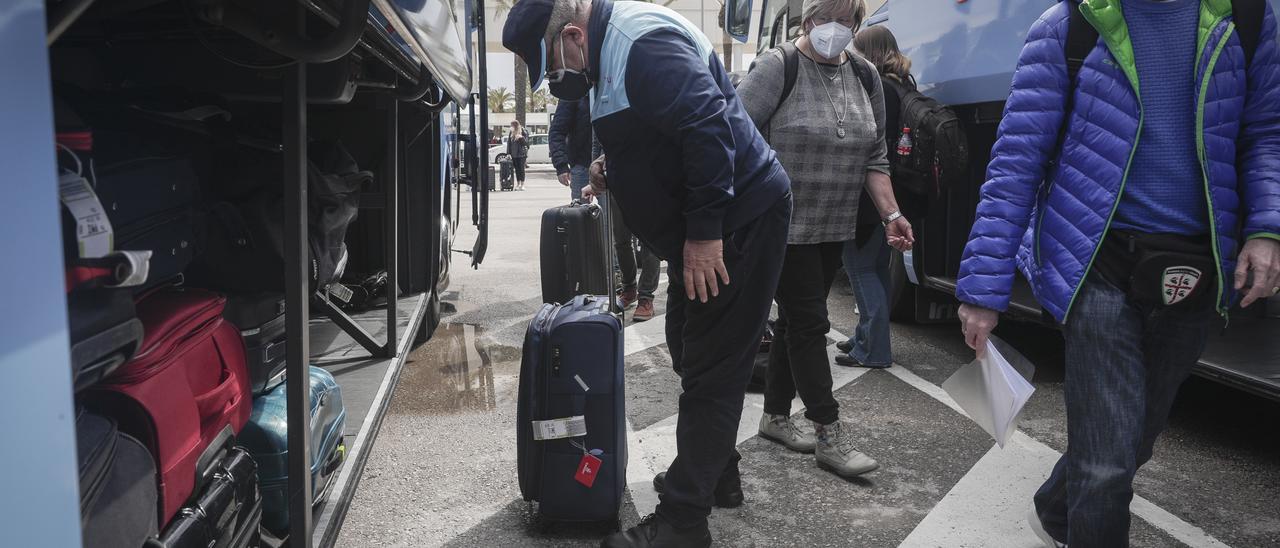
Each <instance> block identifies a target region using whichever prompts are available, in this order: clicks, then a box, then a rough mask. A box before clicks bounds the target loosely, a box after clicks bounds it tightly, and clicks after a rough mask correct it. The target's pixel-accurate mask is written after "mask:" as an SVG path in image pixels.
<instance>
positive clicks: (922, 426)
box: [338, 166, 1280, 547]
mask: <svg viewBox="0 0 1280 548" xmlns="http://www.w3.org/2000/svg"><path fill="white" fill-rule="evenodd" d="M527 188H528V190H526V191H524V192H496V193H494V194H493V195H492V196H491V198H490V219H491V224H490V231H489V248H488V256H487V258H486V260H485V262H484V264H482V265H481V266H480V268H479V269H478V270H472V269H470V268H469V267H468V265H469V260H468V258H467V257H465V256H463V255H458V256H457V257H456V259H455V263H454V264H455V267H454V270H453V272H452V281H451V287H450V289H449V291H448V293H447V294H445V296H444V297H445V299H444V300H445V304H444V306H445V309H446V314H445V317H444V320H443V323H442V324H441V326H440V328H439V329H438V330H437V332H436V333H435V336H434V337H433V338H432V339H431V340H430V341H428V342H427V343H425V344H423V345H421V346H419V347H418V348H417V349H415V351H414V352H413V354H412V356H411V357H410V358H409V361H408V363H407V364H406V366H405V369H404V372H403V375H402V377H401V380H400V383H399V386H398V387H397V389H396V391H395V394H394V396H393V399H392V402H391V407H390V411H389V412H388V415H387V417H386V419H385V421H384V422H383V425H382V430H381V433H380V435H379V437H378V438H377V442H376V444H375V445H374V446H373V448H372V453H371V455H370V458H369V461H368V464H367V466H366V468H365V471H364V476H363V477H362V478H361V482H360V484H359V488H358V491H357V493H356V496H355V499H354V501H353V503H352V507H351V509H350V512H349V514H348V516H347V518H346V522H345V525H344V526H343V529H342V534H341V536H340V538H339V542H338V544H339V546H359V547H365V546H404V547H409V546H415V547H416V546H458V547H471V546H478V547H479V546H484V547H487V546H596V545H598V543H599V539H600V538H601V537H602V536H603V535H604V534H605V532H606V530H605V529H604V528H602V527H597V526H556V527H553V528H551V529H549V530H544V529H543V528H542V527H540V523H539V522H538V520H537V517H536V514H537V513H536V504H533V503H528V502H525V501H524V500H523V499H522V498H521V496H520V492H519V488H518V485H517V483H516V454H515V443H516V442H515V438H516V436H515V429H516V428H517V424H516V388H517V384H518V374H519V365H520V364H519V362H520V352H521V343H522V341H523V339H524V332H525V328H526V326H527V324H528V321H529V319H530V318H531V317H532V316H533V314H534V313H535V312H536V311H537V309H538V307H539V306H540V305H541V296H540V286H539V284H540V282H539V271H538V230H539V224H540V218H541V215H542V212H543V210H544V209H546V208H548V207H551V206H554V205H557V204H561V203H567V202H568V194H569V191H568V189H567V188H565V187H562V186H560V184H559V183H558V182H556V181H555V178H554V174H553V173H551V172H550V171H548V170H546V169H545V168H544V169H537V168H536V166H535V169H534V170H533V171H532V172H531V173H530V178H529V180H528V184H527ZM468 207H469V206H468V205H467V204H465V203H464V207H463V209H464V210H465V209H467V208H468ZM475 235H476V231H475V229H474V228H472V227H470V226H467V223H464V226H462V227H460V229H459V233H458V242H457V243H456V244H455V245H454V248H455V249H460V248H466V249H469V248H470V247H471V243H472V241H474V238H475ZM664 266H665V264H664ZM659 295H660V298H659V302H658V314H659V316H658V317H657V318H655V319H654V320H653V321H651V322H646V323H643V324H633V323H632V322H631V318H630V314H629V313H628V314H627V321H626V325H627V348H626V352H627V360H626V375H627V382H626V390H627V394H626V397H627V418H628V427H629V430H630V431H629V436H628V439H629V447H628V450H629V452H630V459H629V465H628V477H627V481H628V484H629V489H628V493H627V495H626V502H625V504H624V507H623V509H622V512H623V522H624V526H630V525H632V524H634V523H635V522H636V521H638V520H639V519H640V517H641V515H642V514H647V513H648V512H650V511H652V508H653V505H654V504H656V502H657V496H656V494H654V493H653V491H652V489H651V488H650V487H649V484H648V480H649V479H650V478H651V477H652V474H653V473H654V472H656V471H660V470H662V469H664V468H665V466H666V463H668V462H669V460H670V458H671V456H673V455H674V449H675V440H674V424H675V423H674V415H675V413H676V401H677V398H678V396H679V382H678V379H677V378H676V376H675V374H674V373H672V372H671V369H670V357H669V355H668V354H667V350H666V346H665V344H663V342H662V337H661V334H662V325H663V321H664V317H663V316H662V313H663V312H664V309H665V307H664V303H663V302H662V301H663V299H662V298H661V295H665V276H664V277H663V286H662V287H661V288H660V291H659ZM828 308H829V310H830V316H831V321H832V328H833V329H832V332H831V333H830V334H829V336H828V338H829V339H830V342H832V343H833V345H832V346H831V347H830V348H829V352H830V353H831V354H832V355H834V352H835V350H834V342H835V341H836V340H840V339H841V337H843V336H844V334H847V333H850V332H852V330H853V327H854V326H855V325H856V322H857V316H856V314H855V312H854V308H855V305H854V302H853V297H852V296H851V292H850V291H849V287H848V284H847V282H846V281H844V280H840V281H839V282H837V284H836V287H835V288H834V289H833V290H832V294H831V297H830V299H829V301H828ZM997 334H999V335H1000V336H1002V337H1003V338H1004V339H1005V340H1007V341H1008V342H1010V343H1011V344H1012V345H1014V346H1015V347H1016V348H1017V349H1018V350H1019V351H1021V352H1022V353H1023V354H1024V355H1026V356H1027V357H1028V358H1029V359H1030V360H1031V361H1032V362H1033V363H1035V365H1036V372H1035V376H1034V382H1033V384H1034V386H1035V388H1036V391H1035V393H1034V395H1033V396H1032V398H1031V400H1030V402H1029V403H1028V406H1027V410H1026V411H1025V413H1024V415H1023V418H1022V422H1021V425H1020V432H1019V433H1018V434H1017V435H1016V436H1015V437H1014V439H1013V440H1011V442H1010V443H1009V444H1008V445H1006V446H1005V447H1004V448H1003V449H1001V448H999V447H996V445H995V443H994V441H993V440H992V439H991V437H990V436H988V435H987V434H986V433H985V432H984V431H982V429H981V428H979V427H978V426H976V425H975V424H974V423H973V422H971V421H970V420H969V419H968V418H967V417H966V416H964V415H963V414H962V413H960V412H959V411H958V408H957V407H956V406H955V403H954V402H953V401H951V400H950V398H949V397H948V396H947V395H946V394H945V392H943V391H942V390H941V389H940V388H939V386H940V385H941V384H942V382H943V381H945V380H946V379H947V378H948V377H949V376H950V375H951V374H952V373H954V372H955V371H956V370H957V369H958V368H959V367H961V366H963V365H964V364H966V363H968V362H969V361H971V360H972V359H973V356H972V353H971V352H970V351H968V349H967V348H966V347H965V346H964V344H963V341H962V340H961V338H960V336H959V329H958V327H957V325H955V324H941V325H905V324H894V326H893V351H894V359H895V362H896V364H897V365H895V366H894V367H892V368H890V369H888V370H883V371H880V370H876V371H867V370H863V369H849V368H843V367H837V366H832V367H833V377H834V378H835V380H836V385H837V387H838V388H837V390H836V396H837V399H838V400H839V402H840V404H841V417H842V419H843V420H846V421H848V422H849V424H850V425H851V426H852V427H853V429H854V430H855V431H856V432H857V436H858V439H859V448H860V450H862V451H863V452H865V453H867V454H869V455H871V456H873V457H874V458H876V459H877V460H879V461H880V462H881V464H882V468H881V469H880V470H878V471H876V472H873V473H871V474H869V475H867V476H866V477H865V478H863V479H859V480H857V481H852V482H851V481H845V480H842V479H840V478H837V477H835V476H834V475H832V474H830V473H828V472H825V471H823V470H820V469H818V468H817V467H816V466H815V464H814V462H813V457H812V456H811V455H801V454H797V453H792V452H789V451H787V450H786V449H784V448H782V447H781V446H778V445H776V444H774V443H771V442H769V441H766V440H764V439H761V438H759V437H757V436H756V435H755V433H756V431H755V428H756V424H757V423H758V420H759V416H760V413H761V412H762V409H761V404H760V396H759V395H758V394H749V395H748V398H747V403H746V405H745V406H744V412H743V414H744V418H743V425H742V428H740V430H739V441H740V443H739V450H740V451H741V452H742V453H743V455H744V459H743V462H742V472H743V474H744V478H743V482H744V490H745V493H746V504H745V505H744V506H743V507H741V508H738V509H734V510H716V511H715V512H714V513H713V515H712V519H711V527H712V531H713V535H714V536H715V538H716V542H717V545H718V546H734V547H737V546H744V547H745V546H761V547H765V546H769V547H772V546H858V547H861V546H867V547H880V546H899V545H901V546H974V547H978V546H1001V547H1004V546H1010V547H1019V546H1027V547H1030V546H1037V544H1036V541H1035V538H1034V537H1033V536H1032V535H1031V533H1030V531H1029V530H1028V529H1027V528H1026V523H1025V516H1026V513H1027V509H1028V508H1029V505H1030V499H1031V495H1032V494H1033V493H1034V491H1035V489H1036V487H1038V485H1039V483H1040V482H1041V481H1043V479H1044V477H1046V476H1047V474H1048V470H1049V467H1051V466H1052V464H1053V462H1054V460H1055V459H1056V458H1057V456H1058V455H1059V454H1060V453H1061V452H1062V451H1064V450H1065V449H1066V434H1065V433H1066V420H1065V416H1064V410H1063V401H1062V378H1063V366H1064V364H1063V363H1062V344H1063V343H1062V340H1061V338H1060V336H1059V335H1058V334H1057V333H1056V332H1055V331H1053V330H1049V329H1045V328H1042V327H1039V326H1031V325H1019V324H1008V325H1003V326H1001V328H1000V329H999V330H998V331H997ZM802 405H803V404H802V403H800V402H799V401H797V402H795V403H794V404H793V409H792V411H793V412H795V413H797V414H798V413H800V412H801V411H802ZM1277 425H1280V403H1276V402H1271V401H1268V400H1264V399H1261V398H1258V397H1255V396H1251V395H1248V394H1244V393H1240V392H1237V391H1234V390H1231V389H1228V388H1224V387H1222V386H1219V385H1217V384H1214V383H1212V382H1210V381H1205V380H1201V379H1192V380H1191V381H1189V382H1188V383H1187V384H1186V385H1185V386H1184V387H1183V390H1182V392H1181V393H1180V395H1179V398H1178V402H1177V404H1176V405H1175V408H1174V410H1173V413H1172V417H1171V420H1170V426H1169V428H1168V430H1167V431H1166V433H1165V435H1164V436H1163V437H1162V438H1161V440H1160V441H1159V442H1158V443H1157V445H1156V452H1155V457H1154V459H1153V460H1152V461H1151V463H1150V464H1148V465H1147V466H1146V467H1145V468H1144V469H1143V470H1142V471H1141V472H1140V473H1139V475H1138V479H1137V482H1136V485H1135V488H1136V493H1137V497H1136V498H1135V501H1134V504H1133V506H1132V507H1131V509H1132V511H1133V513H1134V516H1135V517H1134V519H1133V527H1132V533H1131V543H1132V545H1133V546H1149V547H1164V546H1278V545H1280V502H1278V495H1277V493H1280V427H1278V426H1277Z"/></svg>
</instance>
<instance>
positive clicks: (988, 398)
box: [942, 337, 1035, 448]
mask: <svg viewBox="0 0 1280 548" xmlns="http://www.w3.org/2000/svg"><path fill="white" fill-rule="evenodd" d="M997 348H999V349H997ZM1002 352H1003V353H1002ZM1005 356H1009V358H1008V359H1006V357H1005ZM1010 361H1013V362H1014V363H1015V364H1017V366H1016V367H1015V366H1014V365H1011V364H1010ZM1034 372H1035V367H1034V366H1033V365H1031V362H1029V361H1027V359H1026V358H1024V357H1022V355H1021V354H1019V353H1018V352H1017V351H1015V350H1013V348H1011V347H1009V346H1008V344H1006V343H1004V342H1003V341H999V340H998V339H996V338H995V337H991V338H990V339H989V340H988V341H987V352H986V353H985V354H983V356H982V357H981V358H978V359H976V360H974V361H973V362H972V363H970V364H969V365H966V366H964V367H961V368H960V370H959V371H956V372H955V374H954V375H951V378H949V379H947V382H944V383H942V389H943V390H945V391H946V392H947V394H950V395H951V399H953V400H955V401H956V403H957V404H959V405H960V407H961V408H962V409H964V412H965V413H967V414H968V415H969V418H970V419H973V422H976V423H978V426H981V427H982V429H983V430H986V431H987V433H988V434H991V437H993V438H995V439H996V443H998V444H1000V447H1001V448H1003V447H1004V444H1005V443H1006V442H1008V441H1009V438H1010V437H1011V436H1013V432H1014V430H1016V429H1017V427H1018V416H1019V415H1021V414H1022V407H1023V406H1024V405H1026V403H1027V400H1028V399H1031V393H1032V392H1035V387H1033V386H1031V383H1030V382H1029V381H1028V379H1030V378H1031V376H1032V374H1033V373H1034Z"/></svg>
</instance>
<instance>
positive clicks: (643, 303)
mask: <svg viewBox="0 0 1280 548" xmlns="http://www.w3.org/2000/svg"><path fill="white" fill-rule="evenodd" d="M652 319H653V299H649V298H645V297H641V298H640V304H639V305H637V306H636V311H635V313H634V314H632V315H631V321H634V322H647V321H649V320H652Z"/></svg>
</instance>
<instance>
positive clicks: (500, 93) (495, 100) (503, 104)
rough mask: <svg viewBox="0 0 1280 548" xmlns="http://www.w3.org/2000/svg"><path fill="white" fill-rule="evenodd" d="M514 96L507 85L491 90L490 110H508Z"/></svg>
mask: <svg viewBox="0 0 1280 548" xmlns="http://www.w3.org/2000/svg"><path fill="white" fill-rule="evenodd" d="M512 98H513V97H512V95H511V91H510V90H508V89H507V88H505V87H497V88H493V89H491V90H489V112H506V111H507V105H510V104H511V101H512Z"/></svg>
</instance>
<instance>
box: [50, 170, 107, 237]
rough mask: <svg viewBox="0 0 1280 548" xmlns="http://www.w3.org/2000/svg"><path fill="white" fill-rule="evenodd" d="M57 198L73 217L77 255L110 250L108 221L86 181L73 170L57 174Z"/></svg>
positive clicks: (104, 211)
mask: <svg viewBox="0 0 1280 548" xmlns="http://www.w3.org/2000/svg"><path fill="white" fill-rule="evenodd" d="M58 197H59V198H61V199H62V205H64V206H66V208H67V210H68V211H70V212H71V216H72V217H73V218H75V220H76V243H77V247H78V248H79V254H80V258H82V259H97V258H100V257H105V256H106V255H107V254H108V253H111V248H112V247H113V245H114V243H113V241H112V231H111V221H110V220H108V219H107V212H106V210H105V209H103V208H102V202H101V201H99V200H98V195H97V194H96V193H94V191H93V188H92V187H90V186H89V181H87V180H85V178H84V177H81V176H80V175H79V174H76V173H71V172H64V173H62V174H61V175H59V176H58Z"/></svg>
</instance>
